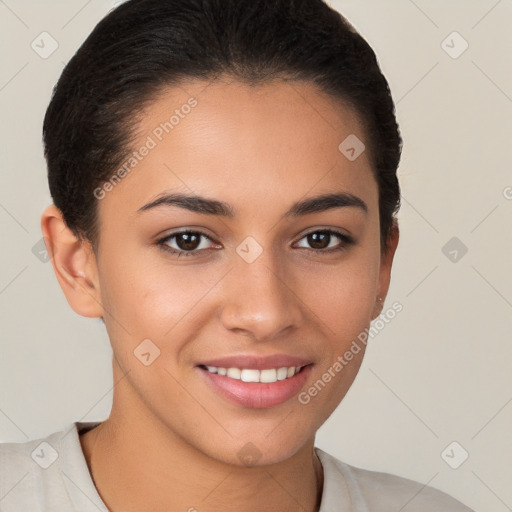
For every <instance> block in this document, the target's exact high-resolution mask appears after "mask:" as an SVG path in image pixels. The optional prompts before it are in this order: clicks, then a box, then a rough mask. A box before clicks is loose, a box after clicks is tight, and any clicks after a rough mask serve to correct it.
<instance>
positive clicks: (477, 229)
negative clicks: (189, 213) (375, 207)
mask: <svg viewBox="0 0 512 512" xmlns="http://www.w3.org/2000/svg"><path fill="white" fill-rule="evenodd" d="M114 4H115V2H107V1H105V0H90V1H88V2H87V1H85V0H80V1H78V0H73V1H70V0H66V1H64V0H62V1H56V0H51V1H45V2H40V1H36V0H32V1H23V0H19V1H15V0H3V1H0V38H1V41H0V45H1V55H2V64H1V69H0V105H1V109H2V125H1V128H0V129H1V133H0V145H1V146H0V147H1V155H2V159H1V166H0V187H1V188H0V229H1V237H2V251H1V253H0V314H1V319H2V321H1V327H2V331H1V337H0V348H1V359H0V441H24V440H27V439H32V438H38V437H42V436H45V435H47V434H49V433H51V432H54V431H56V430H58V429H61V428H64V426H66V425H67V424H69V423H70V422H72V421H76V420H82V421H87V420H95V419H103V418H104V417H106V415H108V412H109V410H110V405H111V399H112V394H111V388H112V377H111V366H110V356H111V352H110V347H109V344H108V338H107V336H106V333H105V330H104V328H103V325H102V324H101V322H100V321H99V320H95V319H87V318H81V317H79V316H78V315H76V314H75V313H74V312H73V311H72V310H71V308H70V307H69V306H68V304H67V302H66V301H65V298H64V296H63V294H62V292H61V290H60V288H59V286H58V283H57V281H56V279H55V277H54V274H53V271H52V268H51V264H50V263H48V262H47V263H44V262H42V261H40V260H39V259H38V258H37V257H36V256H35V255H34V254H33V252H32V248H33V247H34V246H35V245H36V244H37V243H38V242H39V241H40V239H41V232H40V227H39V222H40V214H41V212H42V210H43V208H44V207H45V206H47V205H48V204H50V202H51V199H50V195H49V192H48V186H47V182H46V174H45V173H46V169H45V163H44V159H43V155H42V144H41V124H42V118H43V115H44V111H45V109H46V106H47V104H48V101H49V98H50V93H51V88H52V87H53V85H54V83H55V82H56V80H57V78H58V76H59V74H60V72H61V71H62V68H63V66H64V63H65V62H67V61H68V59H69V58H70V57H71V56H72V55H73V53H74V52H75V51H76V49H77V48H78V46H79V44H81V42H82V41H83V40H84V39H85V38H86V36H87V35H88V34H89V32H90V31H91V29H92V28H93V26H94V25H95V24H96V23H97V22H98V21H99V20H100V19H101V18H102V16H103V15H104V14H105V13H106V12H107V11H108V9H110V8H111V7H112V6H113V5H114ZM331 5H333V6H334V7H335V8H337V9H339V10H340V12H342V13H344V14H345V15H346V16H347V18H348V19H349V20H350V21H351V22H352V23H353V24H354V25H355V27H356V28H357V29H358V30H360V31H361V33H362V34H363V36H364V37H365V38H366V39H367V40H368V41H369V43H370V44H371V45H372V46H373V47H374V49H375V51H376V53H377V55H378V57H379V60H380V63H381V66H382V68H383V71H384V73H385V75H386V76H387V78H388V80H389V82H390V85H391V89H392V92H393V95H394V98H395V101H396V103H397V114H398V119H399V122H400V125H401V130H402V134H403V137H404V143H405V146H404V153H403V160H402V163H401V166H400V170H399V174H400V179H401V184H402V189H403V207H402V209H401V212H400V215H399V220H400V225H401V232H402V237H401V243H400V246H399V250H398V253H397V259H396V265H395V269H394V272H393V282H392V286H391V291H390V294H389V297H388V300H387V303H386V306H391V304H392V303H393V302H394V301H399V302H400V303H401V304H402V305H403V311H402V312H401V313H399V314H398V315H397V316H396V318H395V319H394V320H393V321H392V322H391V323H389V324H388V325H386V327H385V329H383V330H382V331H381V332H380V333H379V334H378V336H376V337H375V338H373V339H372V340H371V343H370V344H369V349H368V351H367V356H366V359H365V362H364V363H363V367H362V369H361V371H360V374H359V376H358V378H357V379H356V382H355V384H354V386H353V388H352V389H351V390H350V392H349V394H348V395H347V397H346V399H345V400H344V401H343V403H342V405H341V406H340V407H339V408H338V410H337V411H336V412H335V414H333V416H332V417H331V418H330V419H329V421H328V422H327V423H326V424H325V425H324V427H323V428H322V429H321V430H320V432H319V434H318V438H317V445H318V446H319V447H321V448H323V449H324V450H326V451H328V452H330V453H332V454H333V455H335V456H337V457H339V458H341V459H342V460H345V461H346V462H348V463H351V464H354V465H358V466H361V467H365V468H369V469H375V470H381V471H386V472H391V473H395V474H399V475H402V476H406V477H409V478H412V479H414V480H418V481H421V482H424V483H429V485H432V486H434V487H437V488H439V489H442V490H444V491H446V492H448V493H450V494H452V495H453V496H455V497H456V498H458V499H460V500H462V501H463V502H465V503H466V504H468V505H470V506H472V507H473V508H475V509H476V510H481V511H483V510H485V511H488V512H505V511H507V510H512V486H510V482H511V481H512V464H511V462H510V461H511V460H512V436H511V435H510V432H511V427H512V378H511V371H510V368H511V363H512V340H511V335H510V333H511V332H512V273H511V271H510V268H511V261H512V258H511V254H512V229H511V220H512V168H511V163H510V146H511V140H510V139H511V134H512V71H511V50H512V32H511V31H510V26H511V25H512V3H511V2H510V1H506V0H501V1H496V0H482V1H469V0H457V1H455V0H452V1H446V0H415V1H414V2H413V1H412V0H393V1H391V0H388V1H383V0H347V1H334V0H332V1H331ZM43 31H46V32H48V33H49V34H51V36H52V37H53V38H54V39H55V40H56V41H57V43H58V48H57V50H56V51H55V52H54V53H53V54H52V55H50V56H49V57H48V58H46V59H43V58H41V57H40V56H39V55H38V54H37V53H36V52H35V51H34V50H33V49H32V48H31V43H32V41H33V40H35V39H36V38H37V37H38V36H39V34H40V33H41V32H43ZM454 31H456V32H458V33H459V34H460V36H457V35H450V34H452V32H454ZM448 36H449V37H448ZM45 37H46V36H45ZM447 37H448V39H447ZM461 38H463V39H461ZM444 40H446V42H445V43H444V44H443V43H442V42H443V41H444ZM464 40H465V41H467V43H468V44H469V46H468V48H467V50H466V51H464V53H462V54H461V55H460V56H457V55H458V53H460V51H461V50H462V49H463V48H464ZM46 47H47V48H48V47H49V46H46ZM443 47H444V49H443ZM445 49H446V50H448V52H449V53H451V54H452V56H450V55H449V54H448V53H447V52H446V51H445ZM453 56H457V58H453ZM453 237H457V239H458V240H456V241H455V244H458V246H459V249H457V247H456V246H454V247H455V249H456V250H458V253H457V257H458V260H457V261H455V262H454V261H451V259H453V258H454V257H455V253H453V252H452V253H451V254H450V251H453V249H454V247H451V246H449V247H448V249H445V251H444V252H446V253H447V255H448V256H446V255H445V253H444V252H443V247H444V246H445V244H446V243H447V242H448V241H449V240H450V239H452V238H453ZM452 243H453V242H452ZM461 244H464V245H465V246H466V247H467V249H468V252H467V253H466V254H465V255H463V256H462V257H461V254H462V253H461V251H460V246H461ZM450 258H451V259H450ZM453 441H456V442H457V443H459V445H460V447H459V446H457V447H456V448H455V449H454V451H453V452H452V451H451V450H448V454H449V455H451V457H448V460H449V461H450V462H451V463H452V464H454V463H456V462H457V461H459V460H460V459H459V457H460V456H461V454H462V453H463V452H462V450H466V451H467V452H468V453H469V457H468V459H467V460H466V461H465V462H464V463H463V464H462V465H460V467H459V468H458V469H452V468H451V467H449V466H448V464H447V463H446V462H445V460H443V458H442V456H441V453H442V452H443V451H444V449H445V448H446V447H447V446H448V445H449V444H450V443H452V442H453ZM390 512H392V511H390Z"/></svg>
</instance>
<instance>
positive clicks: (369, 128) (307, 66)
mask: <svg viewBox="0 0 512 512" xmlns="http://www.w3.org/2000/svg"><path fill="white" fill-rule="evenodd" d="M221 73H222V74H227V75H229V76H232V77H233V78H235V79H237V80H240V81H244V82H247V83H251V84H254V83H265V81H269V80H271V79H273V78H279V77H281V78H283V77H285V78H286V79H291V80H306V81H309V82H313V83H314V84H316V85H317V86H318V87H319V88H320V89H321V90H322V91H324V92H326V93H328V94H329V95H331V96H332V97H334V98H337V99H341V100H343V101H344V102H346V103H347V104H349V105H351V106H353V107H354V108H355V110H356V112H357V113H358V114H359V115H360V117H361V119H362V121H363V123H364V126H365V129H366V136H367V142H368V144H367V147H368V148H369V150H370V155H371V160H372V164H373V171H374V173H375V178H376V181H377V183H378V187H379V213H380V226H381V245H382V247H383V249H385V248H386V243H387V240H388V237H389V235H390V233H391V229H392V224H393V219H394V216H395V214H396V212H397V210H398V208H399V206H400V189H399V184H398V179H397V175H396V171H397V167H398V163H399V161H400V154H401V148H402V140H401V137H400V133H399V129H398V125H397V122H396V119H395V109H394V104H393V100H392V98H391V93H390V90H389V87H388V83H387V81H386V79H385V78H384V76H383V74H382V73H381V71H380V68H379V65H378V63H377V59H376V56H375V53H374V52H373V50H372V49H371V47H370V46H369V45H368V43H367V42H366V41H365V40H364V39H363V37H361V35H359V34H358V33H357V32H356V31H355V29H354V28H353V27H352V26H351V25H350V24H349V23H348V22H347V20H345V19H344V18H343V17H342V16H341V15H340V14H339V13H338V12H337V11H335V10H333V9H331V8H330V7H329V6H328V5H327V4H326V3H324V2H323V1H322V0H130V1H127V2H125V3H124V4H121V5H120V6H119V7H117V8H116V9H115V10H113V11H112V12H111V13H109V14H108V15H107V16H106V17H105V18H103V19H102V20H101V21H100V22H99V23H98V25H97V26H96V27H95V28H94V30H93V31H92V33H91V34H90V35H89V37H88V38H87V39H86V40H85V42H84V43H83V44H82V46H81V47H80V48H79V49H78V51H77V52H76V54H75V55H74V56H73V58H72V59H71V60H70V61H69V63H68V64H67V66H66V67H65V69H64V71H63V72H62V75H61V77H60V79H59V81H58V83H57V85H56V86H55V88H54V91H53V96H52V99H51V102H50V104H49V106H48V109H47V111H46V115H45V118H44V125H43V140H44V148H45V158H46V161H47V164H48V182H49V188H50V193H51V195H52V198H53V202H54V204H55V205H56V206H57V207H58V208H59V209H60V210H61V212H62V214H63V217H64V220H65V222H66V224H67V225H68V227H69V228H70V229H71V230H72V231H73V232H74V233H75V235H76V236H77V237H78V238H80V239H87V240H89V241H90V242H91V243H92V245H93V248H95V250H96V249H97V243H98V235H99V225H98V218H97V201H98V199H97V198H96V196H95V195H94V193H93V191H94V190H95V189H96V188H97V187H98V186H101V185H102V184H103V183H105V182H106V181H108V180H109V179H110V178H111V176H112V175H113V174H114V172H115V171H116V169H117V168H118V166H119V165H121V164H122V162H123V161H124V159H125V157H126V155H127V154H129V153H130V151H131V148H130V144H131V143H132V141H133V137H134V130H135V129H136V124H137V120H138V119H140V117H138V115H139V114H140V113H141V111H142V108H143V106H144V105H145V104H146V103H147V102H149V101H151V100H152V99H154V98H155V97H156V95H157V94H158V93H159V92H160V91H161V90H162V89H163V88H165V87H169V86H172V85H179V84H180V82H181V83H183V82H184V81H186V80H187V79H204V80H212V79H214V78H215V77H216V76H219V75H220V74H221ZM340 142H341V141H340Z"/></svg>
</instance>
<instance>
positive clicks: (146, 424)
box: [80, 400, 323, 512]
mask: <svg viewBox="0 0 512 512" xmlns="http://www.w3.org/2000/svg"><path fill="white" fill-rule="evenodd" d="M116 403H117V402H116V400H114V404H116ZM125 410H129V409H128V408H119V407H117V408H116V407H115V406H113V408H112V413H111V414H110V417H109V418H108V419H107V420H106V421H104V422H103V423H101V424H100V425H99V426H97V427H96V428H94V429H93V430H90V431H89V432H87V433H85V434H83V435H82V436H81V437H80V442H81V444H82V449H83V451H84V455H85V458H86V461H87V465H88V467H89V471H90V472H91V475H92V477H93V480H94V483H95V485H96V488H97V490H98V493H99V494H100V496H101V498H102V500H103V501H104V503H105V504H106V505H107V507H108V509H109V510H110V511H111V512H120V511H123V512H132V511H133V512H143V511H151V512H164V511H166V512H167V511H169V510H173V511H174V510H177V511H184V512H185V511H189V512H203V511H205V512H206V511H211V512H216V511H218V512H220V511H222V512H231V511H233V512H235V511H236V512H245V511H253V510H262V511H266V510H297V511H299V510H300V511H301V512H318V510H319V508H320V501H321V496H322V489H323V472H322V466H321V463H320V461H319V459H318V457H317V456H316V454H315V452H314V438H313V439H311V440H310V441H309V442H308V443H306V444H305V445H304V446H302V447H301V448H300V449H299V450H298V451H297V452H296V453H295V454H294V455H292V456H291V457H290V458H288V459H286V460H283V461H281V462H278V463H275V464H269V465H264V466H252V467H246V466H239V465H232V464H227V463H225V462H223V461H219V460H216V459H213V458H211V457H209V456H208V455H206V454H204V453H202V452H200V451H199V450H197V449H195V448H194V447H193V446H191V445H190V444H188V443H187V442H185V441H184V440H183V439H182V438H180V437H179V436H177V435H176V434H175V433H174V432H173V431H171V430H170V429H169V428H167V427H166V426H165V425H163V424H162V423H161V422H159V421H158V419H156V418H155V417H154V416H153V415H152V414H151V413H149V412H146V413H144V414H130V415H129V416H127V415H126V414H125V413H123V412H122V411H125Z"/></svg>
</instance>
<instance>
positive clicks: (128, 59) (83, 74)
mask: <svg viewBox="0 0 512 512" xmlns="http://www.w3.org/2000/svg"><path fill="white" fill-rule="evenodd" d="M44 143H45V156H46V159H47V163H48V179H49V186H50V191H51V194H52V198H53V201H54V204H53V205H51V206H49V207H48V208H47V209H46V210H45V211H44V213H43V215H42V219H41V227H42V231H43V235H44V236H45V238H46V240H47V243H48V249H49V251H50V253H51V255H52V264H53V268H54V271H55V274H56V277H57V279H58V281H59V284H60V285H61V287H62V289H63V292H64V294H65V296H66V298H67V300H68V302H69V304H70V306H71V307H72V308H73V310H74V311H75V312H77V313H78V314H79V315H82V316H86V317H93V318H94V317H95V318H101V319H102V320H103V321H104V323H105V326H106V329H107V332H108V335H109V338H110V342H111V345H112V349H113V355H114V357H113V373H114V382H115V387H114V400H113V406H112V412H111V414H110V416H109V418H108V419H106V420H105V421H103V422H100V423H81V422H75V423H73V424H72V425H71V426H70V428H69V429H67V430H65V431H63V432H57V433H54V434H52V435H50V436H48V437H47V438H45V439H39V440H36V441H30V442H27V443H22V444H13V443H9V444H4V445H3V446H2V448H1V457H2V461H3V465H2V471H4V468H6V471H7V470H8V471H9V476H7V474H6V475H5V476H4V474H3V473H2V479H1V482H2V484H1V486H2V489H1V491H2V492H1V495H2V496H4V499H3V500H2V503H1V505H2V511H4V510H5V512H10V511H21V510H23V511H26V510H30V511H36V510H41V511H42V510H44V511H52V512H55V511H60V510H62V511H64V510H66V511H70V510H77V511H78V510H80V511H93V510H102V511H107V510H109V511H112V512H118V511H123V512H129V511H137V512H141V511H145V510H147V511H152V512H156V511H187V510H188V511H198V512H203V511H204V512H206V511H223V512H225V511H230V510H233V511H234V510H236V511H249V510H251V511H252V510H255V511H274V510H275V511H282V510H293V511H295V510H297V511H298V510H303V511H308V512H309V511H315V512H316V511H321V512H328V511H334V510H336V511H337V510H340V511H344V510H351V511H359V512H361V511H383V512H384V511H386V512H390V511H394V510H408V511H412V510H415V511H429V512H430V511H432V510H436V511H455V512H458V511H461V512H462V511H468V510H469V509H468V508H467V507H465V506H464V505H462V504H461V503H459V502H457V501H456V500H454V499H453V498H451V497H449V496H447V495H446V494H444V493H442V492H440V491H437V490H435V489H432V488H429V487H425V486H423V485H421V484H418V483H415V482H412V481H410V480H406V479H403V478H400V477H398V476H394V475H388V474H384V473H377V472H372V471H367V470H363V469H359V468H355V467H352V466H349V465H347V464H344V463H343V462H341V461H339V460H337V459H336V458H334V457H332V456H331V455H329V454H327V453H326V452H324V451H322V450H320V449H318V448H315V447H314V441H315V433H316V431H317V430H318V428H319V427H320V426H321V425H322V424H323V423H324V422H325V421H326V419H327V418H328V417H329V416H330V414H331V413H332V412H333V411H334V409H335V408H336V407H337V405H338V404H339V403H340V401H341V400H342V399H343V397H344V396H345V394H346V393H347V391H348V389H349V387H350V385H351V384H352V382H353V380H354V378H355V376H356V374H357V371H358V369H359V367H360V365H361V362H362V358H363V354H364V348H365V343H364V341H363V339H364V338H363V337H362V336H361V333H364V332H365V331H366V329H367V328H368V326H369V324H370V321H371V320H372V319H375V318H377V316H378V315H379V314H380V313H381V312H382V309H383V303H384V299H385V297H386V294H387V291H388V287H389V282H390V272H391V266H392V261H393V256H394V253H395V250H396V247H397V244H398V225H397V222H396V218H395V214H396V211H397V209H398V206H399V186H398V181H397V177H396V170H397V166H398V163H399V158H400V151H401V139H400V135H399V131H398V127H397V124H396V120H395V116H394V106H393V101H392V99H391V95H390V93H389V88H388V84H387V82H386V80H385V78H384V77H383V75H382V74H381V72H380V69H379V67H378V64H377V61H376V58H375V55H374V53H373V51H372V50H371V48H370V47H369V46H368V44H367V43H366V42H365V41H364V39H363V38H362V37H361V36H360V35H358V34H357V33H356V32H355V30H354V29H353V28H352V27H351V26H350V25H349V23H348V22H346V20H344V19H343V18H342V17H341V16H340V15H339V14H338V13H337V12H335V11H334V10H332V9H330V8H329V7H328V6H327V5H326V4H325V3H323V2H321V1H320V0H297V1H291V0H272V1H266V0H257V1H256V0H222V1H221V0H187V1H185V0H166V1H163V0H131V1H128V2H126V3H125V4H123V5H121V6H120V7H118V8H117V9H116V10H114V11H113V12H112V13H110V14H109V15H108V16H107V17H106V18H104V19H103V20H102V21H101V22H100V23H99V24H98V25H97V27H96V28H95V29H94V31H93V32H92V34H91V35H90V36H89V37H88V38H87V40H86V41H85V43H84V44H83V45H82V47H81V48H80V49H79V50H78V52H77V53H76V55H75V56H74V57H73V59H71V61H70V62H69V64H68V65H67V66H66V68H65V69H64V71H63V73H62V76H61V78H60V80H59V82H58V84H57V86H56V88H55V91H54V95H53V97H52V100H51V103H50V105H49V107H48V110H47V113H46V117H45V121H44ZM350 354H351V355H350ZM24 474H25V477H26V479H27V480H26V481H25V482H23V481H19V480H20V478H22V477H23V475H24ZM25 477H23V478H25ZM4 488H5V489H4ZM7 491H9V493H8V494H6V492H7Z"/></svg>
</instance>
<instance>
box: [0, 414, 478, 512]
mask: <svg viewBox="0 0 512 512" xmlns="http://www.w3.org/2000/svg"><path fill="white" fill-rule="evenodd" d="M95 425H97V423H96V422H74V423H72V424H70V425H69V426H68V427H67V428H66V429H64V430H62V431H60V432H55V433H53V434H50V435H49V436H47V437H44V438H40V439H35V440H32V441H26V442H22V443H1V444H0V512H98V511H100V512H109V510H108V508H107V507H106V505H105V504H104V503H103V501H102V500H101V498H100V496H99V494H98V491H97V490H96V487H95V486H94V483H93V480H92V477H91V475H90V473H89V469H88V467H87V463H86V460H85V457H84V454H83V451H82V447H81V445H80V439H79V437H78V433H79V432H80V431H82V430H85V429H89V428H92V427H94V426H95ZM315 450H316V452H317V454H318V456H319V458H320V461H321V463H322V467H323V471H324V487H323V491H322V503H321V507H320V512H398V511H401V512H434V511H435V512H474V511H472V510H471V509H470V508H468V507H466V506H464V505H462V504H461V503H460V502H458V501H456V500H455V499H453V498H451V497H450V496H448V495H447V494H445V493H443V492H441V491H438V490H436V489H434V488H432V487H426V486H424V485H423V484H420V483H417V482H413V481H412V480H408V479H405V478H401V477H398V476H395V475H390V474H388V473H379V472H375V471H367V470H364V469H360V468H356V467H354V466H349V465H348V464H345V463H344V462H341V461H340V460H338V459H336V458H335V457H333V456H332V455H329V454H328V453H326V452H324V451H323V450H321V449H320V448H315Z"/></svg>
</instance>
